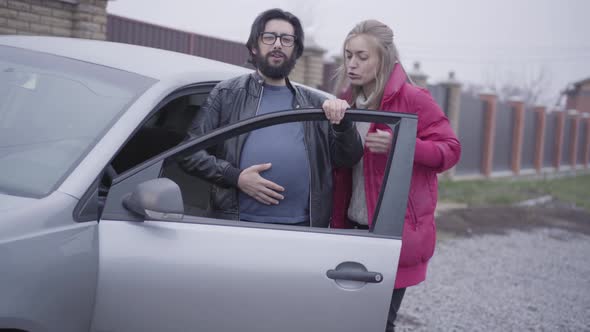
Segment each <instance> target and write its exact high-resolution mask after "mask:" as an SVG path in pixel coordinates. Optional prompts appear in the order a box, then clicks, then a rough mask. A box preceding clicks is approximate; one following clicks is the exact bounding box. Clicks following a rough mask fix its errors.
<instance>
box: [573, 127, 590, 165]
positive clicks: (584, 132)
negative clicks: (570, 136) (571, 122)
mask: <svg viewBox="0 0 590 332" xmlns="http://www.w3.org/2000/svg"><path fill="white" fill-rule="evenodd" d="M578 133H579V134H578V137H579V138H578V151H577V153H578V154H577V158H576V161H577V162H576V164H577V165H583V164H584V158H586V146H585V144H586V141H587V140H588V135H590V122H588V121H580V125H579V129H578ZM589 152H590V150H589Z"/></svg>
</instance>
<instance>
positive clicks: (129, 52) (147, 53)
mask: <svg viewBox="0 0 590 332" xmlns="http://www.w3.org/2000/svg"><path fill="white" fill-rule="evenodd" d="M0 45H4V46H12V47H18V48H23V49H28V50H33V51H38V52H43V53H48V54H53V55H57V56H62V57H67V58H71V59H76V60H81V61H85V62H90V63H94V64H98V65H102V66H107V67H112V68H116V69H120V70H124V71H128V72H132V73H136V74H139V75H142V76H147V77H151V78H154V79H157V80H162V79H165V78H170V77H174V76H180V75H185V74H187V72H193V71H194V72H203V75H204V77H202V78H201V79H202V80H203V81H207V80H224V79H228V78H231V77H235V76H238V75H241V74H245V73H249V72H251V71H252V70H250V69H247V68H244V67H239V66H235V65H231V64H227V63H223V62H219V61H215V60H210V59H206V58H202V57H198V56H193V55H188V54H184V53H178V52H172V51H167V50H161V49H156V48H151V47H145V46H138V45H131V44H123V43H115V42H108V41H98V40H89V39H78V38H65V37H43V36H0ZM208 76H211V78H208Z"/></svg>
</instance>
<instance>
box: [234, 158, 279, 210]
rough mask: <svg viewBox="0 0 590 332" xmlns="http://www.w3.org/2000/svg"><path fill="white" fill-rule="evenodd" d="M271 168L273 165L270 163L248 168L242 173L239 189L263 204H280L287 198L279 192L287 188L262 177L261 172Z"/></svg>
mask: <svg viewBox="0 0 590 332" xmlns="http://www.w3.org/2000/svg"><path fill="white" fill-rule="evenodd" d="M271 167H272V165H271V164H270V163H268V164H259V165H253V166H250V167H248V168H246V169H245V170H243V171H242V172H241V173H240V177H239V178H238V188H240V190H241V191H243V192H244V193H246V194H247V195H249V196H250V197H252V198H254V199H255V200H257V201H258V202H260V203H262V204H266V205H277V204H279V201H280V200H282V199H284V198H285V197H284V196H283V195H281V194H279V192H283V191H285V188H283V187H281V186H279V185H278V184H276V183H274V182H272V181H269V180H266V179H265V178H263V177H262V176H261V175H260V172H264V171H266V170H269V169H270V168H271Z"/></svg>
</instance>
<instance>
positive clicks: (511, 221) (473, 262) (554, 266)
mask: <svg viewBox="0 0 590 332" xmlns="http://www.w3.org/2000/svg"><path fill="white" fill-rule="evenodd" d="M437 223H438V225H439V243H438V245H437V249H436V253H435V256H434V258H433V259H432V260H431V263H430V266H429V271H428V277H427V279H426V282H424V283H422V284H420V285H418V286H415V287H411V288H408V290H407V291H406V296H405V298H404V300H403V303H402V306H401V309H400V312H399V320H398V322H397V325H398V327H397V328H396V331H576V332H578V331H590V260H589V259H588V255H590V214H588V213H584V212H581V211H572V210H568V209H562V210H559V209H555V208H535V209H531V208H500V209H499V208H484V209H466V210H460V211H454V212H451V213H449V214H445V215H443V216H441V217H440V218H439V219H438V222H437Z"/></svg>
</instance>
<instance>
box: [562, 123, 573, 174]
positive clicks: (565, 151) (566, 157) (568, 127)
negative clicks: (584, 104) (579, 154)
mask: <svg viewBox="0 0 590 332" xmlns="http://www.w3.org/2000/svg"><path fill="white" fill-rule="evenodd" d="M573 121H574V120H573V119H572V118H571V117H569V116H567V115H566V116H565V118H564V124H563V145H562V148H561V163H560V165H562V166H570V165H571V164H572V159H571V155H572V143H573Z"/></svg>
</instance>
